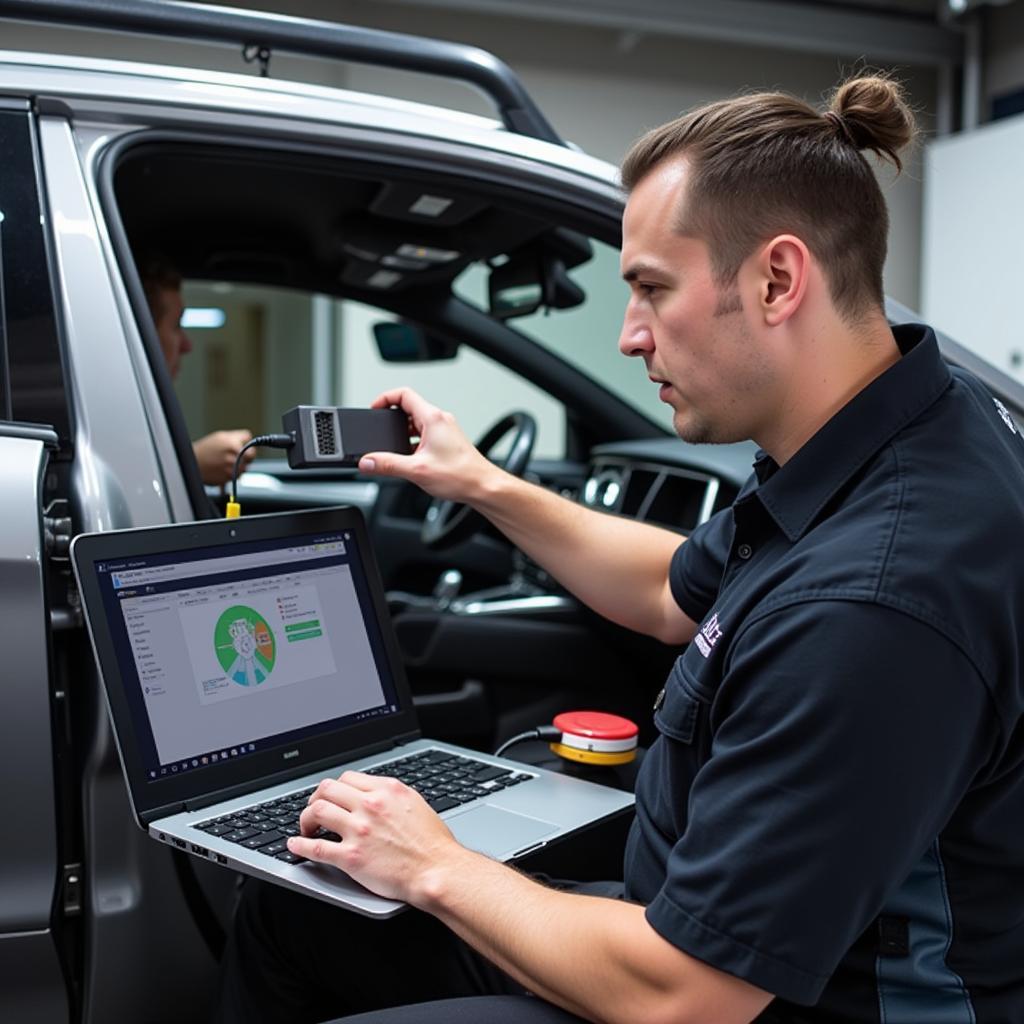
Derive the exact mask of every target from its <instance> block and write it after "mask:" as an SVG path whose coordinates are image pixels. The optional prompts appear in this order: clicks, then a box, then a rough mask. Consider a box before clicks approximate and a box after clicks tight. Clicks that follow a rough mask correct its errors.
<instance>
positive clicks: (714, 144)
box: [622, 75, 917, 323]
mask: <svg viewBox="0 0 1024 1024" xmlns="http://www.w3.org/2000/svg"><path fill="white" fill-rule="evenodd" d="M916 135H917V128H916V125H915V123H914V115H913V112H912V111H911V109H910V106H909V105H908V103H907V101H906V98H905V96H904V92H903V89H902V87H901V86H900V84H899V83H898V82H896V81H895V80H894V79H892V78H889V77H886V76H884V75H861V76H859V77H857V78H852V79H850V80H848V81H846V82H844V83H842V84H841V85H840V86H839V87H838V88H837V89H836V90H835V91H834V92H833V94H832V96H831V97H830V100H829V104H828V108H827V109H826V110H825V111H824V112H822V111H819V110H816V109H815V108H814V107H812V106H811V105H810V104H808V103H805V102H804V101H803V100H801V99H798V98H797V97H795V96H790V95H787V94H786V93H778V92H761V93H753V94H750V95H746V96H738V97H736V98H735V99H731V100H721V101H719V102H717V103H710V104H707V105H706V106H703V107H699V108H698V109H696V110H692V111H690V112H689V113H687V114H684V115H682V116H681V117H678V118H676V119H675V120H674V121H670V122H669V123H668V124H665V125H662V126H661V127H660V128H655V129H653V130H652V131H650V132H648V133H647V134H646V135H644V136H643V137H642V138H641V139H639V140H638V141H637V142H636V143H634V145H633V147H632V148H631V149H630V151H629V152H628V153H627V154H626V157H625V159H624V160H623V163H622V183H623V186H624V187H625V188H626V190H627V191H632V190H633V189H634V188H635V187H636V186H637V185H638V184H639V183H640V181H642V180H643V179H644V178H645V177H646V176H647V175H648V174H649V173H650V172H651V171H652V170H654V168H655V167H657V166H658V165H659V164H661V163H662V161H664V160H668V159H671V158H675V157H685V158H686V159H687V160H688V161H689V163H690V167H691V173H690V176H689V187H688V189H687V192H686V195H685V196H682V197H681V201H680V207H679V211H678V215H677V223H676V229H677V230H678V231H679V232H680V233H682V234H685V235H691V236H694V237H697V238H702V239H704V240H705V241H706V242H707V243H708V247H709V250H710V254H711V262H712V269H713V272H714V275H715V279H716V281H717V282H718V283H719V284H720V285H722V286H726V285H729V284H732V283H733V282H734V281H735V279H736V274H737V273H738V271H739V268H740V266H741V264H742V263H743V261H744V260H745V259H746V258H747V257H748V256H749V255H750V254H751V253H752V252H753V251H754V249H755V248H756V247H757V245H758V244H759V243H761V242H765V241H767V240H768V239H770V238H773V237H774V236H776V235H780V234H794V235H796V236H797V237H799V238H801V239H802V240H803V241H804V242H805V243H806V245H807V247H808V248H809V249H810V251H811V252H812V254H813V255H814V257H815V259H816V260H817V261H818V263H819V264H820V265H821V267H822V269H823V271H824V273H825V276H826V278H827V280H828V283H829V289H830V292H831V296H832V301H833V303H834V305H835V307H836V309H837V310H838V311H839V313H840V314H841V315H842V316H843V317H844V318H845V319H847V320H848V321H849V322H851V323H855V322H857V321H859V320H860V319H861V318H862V317H863V316H864V315H865V314H867V313H868V312H870V311H872V310H873V309H877V308H879V307H881V305H882V303H883V301H884V299H883V290H882V268H883V266H884V265H885V255H886V247H887V239H888V234H889V215H888V212H887V210H886V206H885V199H884V198H883V196H882V190H881V188H880V187H879V185H878V181H877V179H876V178H875V175H874V172H873V171H872V169H871V165H870V164H869V163H868V161H867V160H866V159H865V157H864V156H863V154H862V152H861V151H862V150H868V151H871V152H873V153H875V154H876V155H877V156H878V157H880V158H882V159H885V160H888V161H890V162H891V163H892V164H893V166H894V167H895V168H896V170H897V172H899V171H900V170H902V168H903V163H902V161H901V159H900V156H899V154H900V151H901V150H903V149H904V148H905V147H907V146H908V145H909V144H910V143H911V142H912V141H913V140H914V139H915V137H916Z"/></svg>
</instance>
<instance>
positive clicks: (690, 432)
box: [672, 285, 746, 444]
mask: <svg viewBox="0 0 1024 1024" xmlns="http://www.w3.org/2000/svg"><path fill="white" fill-rule="evenodd" d="M742 312H743V299H742V298H741V297H740V292H739V289H738V288H737V287H735V285H734V286H733V287H730V288H727V289H725V290H723V291H722V292H720V293H719V295H718V301H717V304H716V305H715V309H714V312H713V313H712V316H713V317H715V318H716V319H718V318H722V317H727V316H736V315H738V314H740V313H742ZM687 411H688V412H689V418H687V412H684V411H680V410H678V409H677V410H676V411H675V413H674V415H673V417H672V426H673V428H674V429H675V432H676V433H677V434H678V435H679V436H680V437H681V438H682V439H683V440H684V441H685V442H686V443H687V444H733V443H735V442H736V441H745V440H746V437H745V436H741V435H742V431H736V430H729V429H727V428H725V427H723V426H721V425H718V426H716V425H715V424H713V423H712V422H711V421H710V420H708V419H707V418H706V417H704V416H701V415H700V414H699V413H698V412H697V411H696V410H695V409H693V408H690V409H689V410H687Z"/></svg>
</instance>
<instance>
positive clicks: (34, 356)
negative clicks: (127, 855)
mask: <svg viewBox="0 0 1024 1024" xmlns="http://www.w3.org/2000/svg"><path fill="white" fill-rule="evenodd" d="M35 129H36V125H35V121H34V118H33V115H32V112H31V110H30V107H29V103H28V101H27V100H18V99H4V100H0V166H2V167H3V174H2V175H0V495H2V498H0V522H2V524H3V529H0V644H2V649H3V659H2V663H3V669H2V671H0V677H2V685H0V778H3V779H4V780H5V786H4V801H3V818H4V823H5V827H4V829H3V836H4V842H3V843H2V844H0V1016H2V1017H4V1018H5V1019H8V1020H28V1019H32V1020H37V1021H40V1022H51V1021H52V1022H54V1024H57V1022H64V1021H67V1019H68V1015H69V1010H70V1007H71V1005H72V997H71V994H70V993H69V991H68V989H67V987H66V985H65V981H64V971H63V964H62V961H65V960H66V957H65V954H66V950H67V946H66V945H65V941H64V940H65V938H66V933H67V931H68V928H69V925H71V923H72V922H73V919H74V917H75V915H76V914H77V913H78V909H79V907H80V893H81V872H80V870H79V867H78V865H77V864H76V862H75V859H74V858H75V854H74V852H73V847H72V846H65V845H63V844H62V843H61V837H60V824H61V823H60V814H59V778H58V775H59V769H58V768H57V766H56V765H57V754H58V751H59V750H60V748H61V745H62V743H61V737H60V732H59V728H58V730H55V729H54V726H55V725H57V726H58V727H59V723H60V709H61V705H62V699H61V696H60V689H59V686H58V684H57V681H56V676H55V673H54V666H53V660H54V659H53V645H52V644H51V640H50V634H51V629H52V628H53V626H54V622H55V621H56V620H58V619H59V615H58V614H57V613H56V612H55V611H54V610H53V607H52V605H51V594H50V590H51V576H52V575H53V574H54V573H56V574H58V575H59V572H60V565H59V562H60V559H61V558H63V556H64V555H66V551H67V542H68V533H69V528H68V525H67V519H66V516H65V515H64V514H63V513H64V510H63V506H62V505H61V504H60V503H59V501H57V502H56V503H55V504H51V502H53V501H54V498H53V491H54V488H53V485H52V479H53V478H54V477H56V476H57V475H59V469H55V468H54V466H53V460H54V459H55V457H58V458H59V455H60V449H61V443H62V441H63V442H65V443H66V441H67V416H66V407H65V406H64V405H63V403H62V401H61V399H60V397H59V396H60V395H61V394H62V390H63V389H62V387H61V384H62V375H61V373H60V364H59V360H58V361H57V362H56V364H53V363H52V362H51V361H50V359H49V358H48V357H52V356H53V355H54V354H55V349H54V343H55V340H56V339H55V333H54V330H55V329H54V323H53V303H52V293H51V291H50V283H49V277H48V274H47V261H46V251H45V245H44V240H43V235H42V231H41V218H40V212H41V211H40V199H39V192H38V181H37V176H36V166H37V161H36V155H37V153H36V130H35ZM44 385H48V386H49V387H50V388H52V389H53V391H52V392H50V393H49V394H48V393H47V387H46V386H44ZM54 398H56V400H55V401H54V400H53V399H54ZM26 421H29V422H26ZM40 421H41V422H40Z"/></svg>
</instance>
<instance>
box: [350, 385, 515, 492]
mask: <svg viewBox="0 0 1024 1024" xmlns="http://www.w3.org/2000/svg"><path fill="white" fill-rule="evenodd" d="M391 406H397V407H398V408H400V409H401V410H402V411H403V412H404V413H405V414H406V415H407V416H408V417H409V436H410V437H414V438H415V437H418V438H419V444H418V445H417V446H416V450H415V452H413V454H412V455H396V454H394V453H393V452H371V453H369V454H367V455H364V456H363V458H362V459H361V460H360V462H359V468H360V470H361V471H362V472H364V473H377V474H379V475H381V476H397V477H401V478H402V479H403V480H410V481H411V482H412V483H414V484H417V485H418V486H419V487H422V488H423V490H425V491H426V492H427V493H428V494H430V495H432V496H433V497H435V498H442V499H445V500H449V501H461V502H470V503H472V501H473V498H474V497H475V496H476V495H477V494H479V493H480V490H481V484H482V482H483V480H484V479H485V477H488V476H491V475H493V474H497V473H500V472H501V470H500V469H498V468H497V467H496V466H495V465H494V464H493V463H492V462H490V461H488V460H487V459H486V458H485V457H484V456H483V455H481V454H480V452H478V451H477V449H476V448H474V447H473V444H472V443H471V442H470V440H469V438H467V437H466V435H465V434H464V433H463V432H462V430H461V428H460V427H459V425H458V423H456V422H455V417H454V416H452V414H451V413H449V412H444V411H443V410H441V409H438V408H437V406H435V405H431V404H430V403H429V402H428V401H426V399H424V398H422V397H421V396H420V395H418V394H417V393H416V392H415V391H413V390H412V389H411V388H398V389H396V390H395V391H387V392H385V393H384V394H383V395H380V396H379V397H378V398H376V399H374V401H373V403H372V405H371V408H373V409H387V408H390V407H391Z"/></svg>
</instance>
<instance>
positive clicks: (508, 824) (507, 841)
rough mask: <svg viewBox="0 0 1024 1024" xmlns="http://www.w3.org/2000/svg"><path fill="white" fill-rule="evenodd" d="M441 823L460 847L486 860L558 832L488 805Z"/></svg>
mask: <svg viewBox="0 0 1024 1024" xmlns="http://www.w3.org/2000/svg"><path fill="white" fill-rule="evenodd" d="M444 823H445V824H446V825H447V826H448V827H449V828H450V829H451V830H452V833H453V834H454V836H455V838H456V839H458V841H459V842H460V843H462V845H463V846H466V847H468V848H469V849H470V850H476V851H477V853H486V854H487V855H488V856H489V857H507V856H511V855H512V854H515V853H519V852H520V851H521V850H525V849H527V848H528V847H530V846H532V845H533V844H534V843H537V842H539V841H540V840H541V839H543V838H544V837H545V836H550V835H554V834H555V833H556V832H557V831H558V826H557V825H555V824H552V823H551V822H550V821H542V820H541V819H540V818H530V817H527V816H526V815H525V814H517V813H516V812H515V811H503V810H502V809H501V808H500V807H491V806H490V805H489V804H482V805H481V806H479V807H471V808H470V809H469V810H467V811H463V812H462V814H457V815H455V816H454V817H452V818H445V820H444Z"/></svg>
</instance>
